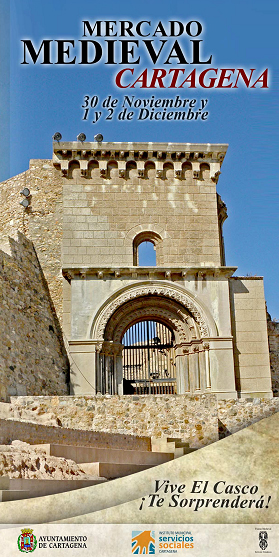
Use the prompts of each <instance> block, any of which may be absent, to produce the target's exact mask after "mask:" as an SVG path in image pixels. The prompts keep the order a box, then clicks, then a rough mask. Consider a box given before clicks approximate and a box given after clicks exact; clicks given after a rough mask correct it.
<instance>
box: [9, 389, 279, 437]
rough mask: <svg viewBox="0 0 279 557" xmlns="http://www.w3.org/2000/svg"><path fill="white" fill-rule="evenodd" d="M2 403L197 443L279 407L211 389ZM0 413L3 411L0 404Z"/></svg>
mask: <svg viewBox="0 0 279 557" xmlns="http://www.w3.org/2000/svg"><path fill="white" fill-rule="evenodd" d="M2 406H3V405H2ZM6 406H8V407H9V408H7V409H6V412H8V414H9V416H10V417H11V418H12V417H13V416H14V419H17V420H18V419H19V418H21V419H24V420H31V421H34V422H37V423H39V422H40V419H41V418H42V415H43V412H45V413H48V412H50V413H51V415H52V416H53V417H55V418H56V420H57V421H58V423H60V424H61V425H62V426H63V427H64V428H65V427H68V428H71V427H73V428H81V429H84V430H93V431H91V433H92V434H93V433H95V434H96V435H98V432H105V433H104V434H105V435H109V433H110V434H114V433H117V432H118V433H122V434H128V435H129V434H130V435H132V436H133V435H138V436H144V435H146V436H152V435H154V436H156V437H162V436H166V437H173V438H174V437H178V438H181V439H183V440H184V441H185V442H189V443H190V446H191V447H202V446H206V445H210V444H211V443H213V442H214V441H217V440H218V439H219V437H220V438H223V437H227V436H228V435H231V434H232V433H236V432H237V431H240V430H241V429H244V428H245V427H248V426H249V425H251V424H253V423H255V422H257V421H259V420H262V419H264V418H267V417H268V416H272V415H273V414H275V413H276V412H279V398H273V399H270V400H268V399H264V398H254V399H253V398H246V399H238V400H235V399H228V400H219V401H217V400H216V396H215V395H201V396H190V395H172V396H171V395H169V396H166V395H150V396H146V395H141V396H135V395H126V396H101V395H98V396H90V395H88V396H70V397H67V398H66V397H24V396H21V397H12V398H11V404H10V405H6ZM5 415H6V414H5ZM0 416H3V417H4V414H3V408H1V407H0ZM217 422H218V425H217ZM0 424H1V420H0ZM38 427H43V426H40V425H38ZM50 429H51V428H50ZM52 429H53V428H52ZM54 429H56V430H57V431H58V432H59V431H60V428H54ZM0 442H1V440H0ZM29 442H31V441H29ZM65 443H66V444H67V442H65ZM80 444H83V443H81V442H80Z"/></svg>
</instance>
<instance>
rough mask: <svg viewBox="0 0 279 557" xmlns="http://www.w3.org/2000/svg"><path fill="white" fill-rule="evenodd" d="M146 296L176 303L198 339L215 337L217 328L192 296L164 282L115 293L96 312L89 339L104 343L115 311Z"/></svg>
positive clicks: (140, 285)
mask: <svg viewBox="0 0 279 557" xmlns="http://www.w3.org/2000/svg"><path fill="white" fill-rule="evenodd" d="M146 296H149V297H150V296H154V297H156V296H159V297H162V298H165V299H167V300H169V301H170V300H171V301H175V302H178V303H179V304H180V305H181V306H182V307H184V308H185V309H186V310H187V311H188V312H189V314H190V315H191V316H192V317H193V319H194V321H195V322H196V324H197V327H198V330H199V331H200V337H201V338H202V337H210V336H215V337H216V336H217V335H218V332H217V327H216V324H215V322H214V319H213V317H212V316H211V315H210V313H209V312H208V311H207V310H206V309H205V308H204V307H202V306H201V304H198V303H197V302H196V300H195V299H194V297H193V295H192V294H191V293H190V292H188V291H186V290H185V289H183V288H180V287H178V286H176V285H173V284H170V283H168V282H164V281H146V282H141V283H137V284H134V285H131V286H128V287H124V288H122V289H121V290H118V291H117V292H115V293H114V294H113V295H112V296H111V297H110V298H109V299H108V300H107V301H106V302H105V303H104V304H103V305H102V306H101V307H100V308H99V311H98V312H97V314H96V316H95V318H94V320H93V322H92V323H91V325H90V329H89V334H88V337H89V338H94V339H95V340H99V341H104V337H105V330H106V326H107V323H108V321H109V319H110V318H111V316H112V315H113V314H114V312H115V311H116V310H118V309H119V308H120V307H121V306H123V305H124V304H125V303H126V302H128V301H132V300H133V301H135V300H136V299H137V298H141V297H146Z"/></svg>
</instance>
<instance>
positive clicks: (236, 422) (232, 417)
mask: <svg viewBox="0 0 279 557" xmlns="http://www.w3.org/2000/svg"><path fill="white" fill-rule="evenodd" d="M276 412H279V399H278V398H272V399H270V400H268V399H264V398H244V399H239V400H219V401H218V419H219V433H220V437H221V438H222V437H227V436H228V435H230V434H231V433H235V432H236V431H239V430H240V429H244V428H245V427H248V426H249V425H252V424H254V423H255V422H258V421H259V420H263V419H264V418H268V417H269V416H272V415H273V414H275V413H276Z"/></svg>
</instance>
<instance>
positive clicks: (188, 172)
mask: <svg viewBox="0 0 279 557" xmlns="http://www.w3.org/2000/svg"><path fill="white" fill-rule="evenodd" d="M181 173H182V174H181V175H182V179H183V180H189V179H190V178H191V177H192V164H191V163H190V162H189V161H185V162H184V163H183V164H182V167H181Z"/></svg>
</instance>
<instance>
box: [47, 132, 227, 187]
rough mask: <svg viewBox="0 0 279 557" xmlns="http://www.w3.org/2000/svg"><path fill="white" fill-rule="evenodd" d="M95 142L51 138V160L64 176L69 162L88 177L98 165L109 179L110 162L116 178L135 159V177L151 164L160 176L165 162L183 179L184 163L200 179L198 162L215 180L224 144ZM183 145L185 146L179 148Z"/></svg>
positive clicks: (68, 168) (224, 150)
mask: <svg viewBox="0 0 279 557" xmlns="http://www.w3.org/2000/svg"><path fill="white" fill-rule="evenodd" d="M95 145H98V144H95V143H83V145H82V148H80V144H79V143H78V142H69V143H66V142H62V143H61V142H60V143H58V142H54V144H53V164H54V166H56V167H57V168H60V170H61V173H62V175H64V176H67V175H68V172H69V170H70V168H71V165H72V164H73V163H78V164H79V167H80V171H81V175H82V176H84V177H89V175H90V171H91V165H92V163H94V166H95V167H96V166H97V167H99V171H100V177H101V178H103V179H109V178H110V173H109V168H110V163H111V161H113V163H114V165H115V164H116V166H117V168H118V176H119V177H120V178H128V173H127V170H128V168H129V165H130V164H131V162H133V163H135V165H136V169H137V175H138V177H139V178H147V177H148V176H147V172H146V168H147V167H148V164H149V166H150V163H151V164H153V165H155V169H156V177H157V178H159V179H164V177H165V170H164V168H165V165H167V168H173V171H174V178H175V179H178V180H181V179H183V177H184V176H183V175H184V170H185V163H187V165H188V166H187V170H188V169H191V170H192V177H193V179H202V172H201V171H202V170H203V169H204V168H205V167H204V166H202V165H207V167H208V169H209V170H210V176H211V179H212V181H213V182H217V180H218V176H219V174H220V167H221V164H222V162H223V159H224V157H225V154H226V150H227V145H218V144H217V145H210V144H200V145H199V144H196V145H195V144H191V145H190V144H175V143H132V144H131V143H120V144H119V143H103V144H102V148H101V149H97V148H93V146H95ZM182 147H185V150H182V149H181V148H182Z"/></svg>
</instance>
